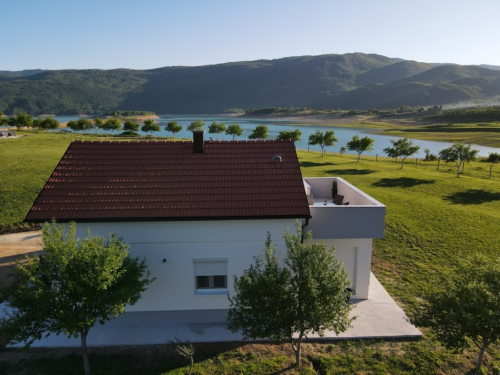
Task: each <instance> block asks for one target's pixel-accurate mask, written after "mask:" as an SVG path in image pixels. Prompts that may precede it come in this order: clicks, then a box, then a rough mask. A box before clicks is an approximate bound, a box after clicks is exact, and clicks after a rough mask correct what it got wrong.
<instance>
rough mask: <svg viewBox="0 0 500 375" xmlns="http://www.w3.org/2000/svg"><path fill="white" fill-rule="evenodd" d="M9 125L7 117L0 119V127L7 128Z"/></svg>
mask: <svg viewBox="0 0 500 375" xmlns="http://www.w3.org/2000/svg"><path fill="white" fill-rule="evenodd" d="M7 125H9V119H8V118H7V117H0V126H5V127H7Z"/></svg>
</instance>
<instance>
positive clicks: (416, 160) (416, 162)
mask: <svg viewBox="0 0 500 375" xmlns="http://www.w3.org/2000/svg"><path fill="white" fill-rule="evenodd" d="M417 167H418V158H415V168H417Z"/></svg>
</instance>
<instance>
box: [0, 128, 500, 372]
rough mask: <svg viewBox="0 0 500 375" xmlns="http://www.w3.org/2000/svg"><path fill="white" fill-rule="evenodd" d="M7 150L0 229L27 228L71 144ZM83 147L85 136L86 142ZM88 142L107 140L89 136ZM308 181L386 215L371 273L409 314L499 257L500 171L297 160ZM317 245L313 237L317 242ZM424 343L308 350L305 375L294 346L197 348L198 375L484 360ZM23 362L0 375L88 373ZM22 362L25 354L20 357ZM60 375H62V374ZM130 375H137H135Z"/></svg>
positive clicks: (162, 359)
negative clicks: (451, 281) (353, 195)
mask: <svg viewBox="0 0 500 375" xmlns="http://www.w3.org/2000/svg"><path fill="white" fill-rule="evenodd" d="M23 134H25V135H26V136H21V137H20V138H17V139H5V140H0V160H1V163H0V229H2V230H4V231H8V230H13V229H22V227H23V225H22V224H20V222H21V221H22V220H23V219H24V216H25V215H26V213H27V212H28V210H29V208H30V207H31V204H32V203H33V201H34V200H35V199H36V197H37V194H38V193H39V191H40V190H41V189H42V187H43V186H44V184H45V182H46V180H47V179H48V177H49V176H50V174H51V172H52V170H53V169H54V168H55V166H56V164H57V162H58V161H59V159H60V158H61V156H62V155H63V153H64V151H65V150H66V148H67V147H68V145H69V143H70V142H71V140H72V139H73V135H63V134H47V133H34V132H25V133H23ZM79 137H80V138H82V137H83V136H79ZM84 137H85V138H86V139H92V138H93V139H100V138H99V137H96V136H91V135H88V136H84ZM298 156H299V160H300V164H301V169H302V174H303V176H304V177H310V176H318V177H321V176H339V177H342V178H344V179H345V180H347V181H348V182H350V183H352V184H354V185H355V186H357V187H358V188H360V189H361V190H363V191H365V192H366V193H368V194H369V195H371V196H373V197H374V198H375V199H377V200H379V201H380V202H382V203H383V204H385V205H386V206H387V213H386V227H385V238H384V239H378V240H375V241H374V250H373V259H372V262H373V265H372V269H373V272H374V273H375V275H376V276H377V278H378V279H379V280H380V281H381V283H382V284H383V285H384V287H385V288H386V289H387V290H388V292H389V293H390V294H391V295H392V296H393V298H394V299H395V300H396V301H397V302H398V303H399V304H400V306H401V307H403V309H405V311H410V310H411V309H414V308H415V307H416V306H417V305H418V303H419V302H420V301H421V298H422V296H423V293H424V291H425V290H426V289H427V288H428V287H429V285H431V284H432V283H433V282H434V280H435V278H436V277H437V276H438V275H439V274H440V273H441V272H442V270H443V269H446V268H449V267H452V266H453V264H454V262H455V261H456V260H458V259H460V258H461V257H464V256H467V255H469V254H471V253H475V252H480V253H484V254H487V255H490V256H498V255H499V252H500V225H499V223H500V164H496V165H493V169H492V175H491V178H490V177H489V172H490V166H491V165H492V164H489V163H485V162H482V161H475V162H471V163H470V164H466V165H465V169H464V174H462V175H460V178H457V177H456V176H455V171H456V167H455V165H454V164H446V163H443V162H441V163H440V166H439V170H438V168H437V167H438V163H437V161H433V162H425V161H423V160H417V161H416V160H415V158H413V159H408V160H407V162H406V164H405V166H404V169H401V168H400V164H399V163H398V164H395V163H394V160H391V159H387V158H382V157H378V159H375V158H374V157H368V156H363V155H362V156H361V161H360V162H356V156H355V155H346V154H344V155H342V156H340V155H338V154H332V153H329V152H328V149H327V153H326V155H325V156H324V157H322V156H321V154H320V153H316V152H307V151H302V150H299V151H298ZM313 235H314V234H313ZM423 333H424V337H423V338H422V339H420V340H415V341H412V340H409V341H408V340H358V341H356V340H352V341H350V340H347V341H337V342H330V343H324V342H323V343H318V342H316V343H309V344H307V345H306V347H305V349H304V351H305V356H304V358H305V360H304V365H303V368H301V369H294V368H292V367H291V365H292V363H293V362H292V361H293V358H292V352H291V350H290V349H289V348H288V346H286V345H285V346H284V345H272V344H268V345H265V344H262V343H259V344H255V343H242V344H221V345H201V344H200V345H197V346H196V350H197V351H196V354H195V367H194V373H197V374H280V373H281V374H284V373H287V374H465V373H468V371H469V370H471V369H472V368H473V365H474V360H475V358H476V353H477V352H476V351H475V350H472V351H470V352H465V353H464V354H463V355H459V354H455V353H453V352H451V351H448V350H446V349H444V348H443V346H442V345H441V344H440V343H439V342H438V341H436V339H435V338H434V336H433V334H432V332H431V331H428V330H423ZM31 352H32V353H35V354H32V355H28V356H27V357H23V355H19V356H20V357H19V358H23V359H22V360H19V361H14V360H8V359H6V358H7V357H9V356H10V358H13V356H14V353H16V351H15V350H12V349H8V350H4V351H3V352H0V373H2V371H3V373H9V374H21V373H34V372H35V370H36V372H37V373H41V374H59V373H83V366H82V364H81V359H80V357H79V352H78V350H77V349H75V350H74V351H73V350H70V349H65V350H60V349H50V350H49V349H47V350H31ZM16 355H18V354H16ZM90 361H91V367H92V370H93V373H94V374H121V373H127V372H128V373H141V374H185V373H187V369H188V366H187V361H185V360H183V359H182V358H179V357H177V356H176V355H175V352H174V351H173V350H172V348H171V346H168V345H165V346H155V347H144V348H141V349H138V348H120V349H111V348H106V349H102V350H101V349H93V350H92V353H91V355H90ZM483 367H484V369H483V370H484V372H485V373H491V374H498V373H500V350H498V347H493V348H492V349H491V350H490V351H489V353H488V354H487V355H486V356H485V360H484V365H483ZM61 371H62V372H61ZM130 371H132V372H130Z"/></svg>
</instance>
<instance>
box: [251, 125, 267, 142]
mask: <svg viewBox="0 0 500 375" xmlns="http://www.w3.org/2000/svg"><path fill="white" fill-rule="evenodd" d="M267 138H269V128H268V126H267V125H257V126H256V127H255V129H254V130H253V132H252V134H250V135H249V136H248V139H267Z"/></svg>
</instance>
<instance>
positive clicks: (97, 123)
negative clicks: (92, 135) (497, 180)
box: [94, 117, 104, 134]
mask: <svg viewBox="0 0 500 375" xmlns="http://www.w3.org/2000/svg"><path fill="white" fill-rule="evenodd" d="M103 125H104V121H103V119H102V118H100V117H96V118H94V129H95V132H96V134H97V130H99V129H102V127H103Z"/></svg>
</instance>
